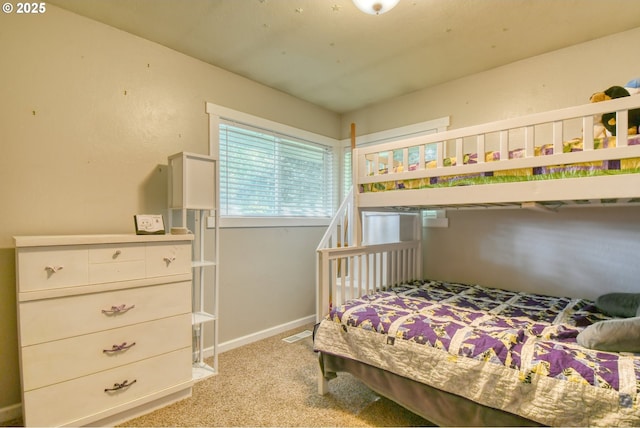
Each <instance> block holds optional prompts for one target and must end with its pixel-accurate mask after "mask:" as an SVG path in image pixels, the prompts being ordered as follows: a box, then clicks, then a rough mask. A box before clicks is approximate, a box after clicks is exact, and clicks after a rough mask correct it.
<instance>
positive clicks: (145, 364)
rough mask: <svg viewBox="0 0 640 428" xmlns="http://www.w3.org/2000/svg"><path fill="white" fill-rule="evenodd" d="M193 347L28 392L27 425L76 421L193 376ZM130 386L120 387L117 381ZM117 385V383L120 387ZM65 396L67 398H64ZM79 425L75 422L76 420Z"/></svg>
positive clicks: (26, 395)
mask: <svg viewBox="0 0 640 428" xmlns="http://www.w3.org/2000/svg"><path fill="white" fill-rule="evenodd" d="M190 359H191V347H188V348H183V349H180V350H178V351H173V352H170V353H167V354H163V355H160V356H157V357H154V358H150V359H146V360H143V361H138V362H135V363H131V364H127V365H125V366H121V367H118V368H115V369H111V370H106V371H102V372H99V373H95V374H93V375H90V376H85V377H81V378H78V379H73V380H70V381H67V382H62V383H58V384H55V385H51V386H48V387H45V388H38V389H35V390H33V391H27V392H25V393H24V402H23V406H24V408H25V409H24V410H25V412H24V414H25V415H26V417H25V423H26V424H27V426H60V425H64V424H74V422H75V421H78V420H80V419H82V418H84V417H86V416H88V415H95V414H97V413H99V412H102V411H104V410H105V409H113V408H116V407H118V406H123V405H126V404H127V403H129V402H131V401H134V400H138V399H142V398H144V397H145V396H148V395H150V394H154V393H157V392H158V391H162V390H164V389H167V388H170V387H172V386H175V385H179V384H181V383H188V382H190V380H191V366H190V364H188V363H187V364H185V361H190ZM125 381H126V384H127V385H129V386H125V387H123V388H120V389H117V390H116V391H105V390H106V389H111V388H114V385H115V384H116V383H118V384H123V383H125ZM116 388H117V387H116ZM61 397H64V399H61ZM74 425H75V424H74Z"/></svg>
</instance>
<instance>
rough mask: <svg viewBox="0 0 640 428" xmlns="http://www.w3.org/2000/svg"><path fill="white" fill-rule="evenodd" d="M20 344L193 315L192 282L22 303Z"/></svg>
mask: <svg viewBox="0 0 640 428" xmlns="http://www.w3.org/2000/svg"><path fill="white" fill-rule="evenodd" d="M19 311H20V318H19V319H20V328H19V333H20V344H21V346H29V345H34V344H37V343H42V342H48V341H52V340H58V339H63V338H68V337H74V336H79V335H82V334H88V333H94V332H98V331H102V330H108V329H113V328H119V327H124V326H127V325H131V324H136V323H140V322H145V321H151V320H154V319H159V318H165V317H168V316H173V315H180V314H185V313H190V312H191V282H188V281H185V282H175V283H168V284H161V285H153V286H147V287H137V288H130V289H124V290H116V291H107V292H102V293H93V294H82V295H77V296H68V297H59V298H52V299H44V300H32V301H27V302H21V303H20V305H19Z"/></svg>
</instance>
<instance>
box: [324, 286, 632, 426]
mask: <svg viewBox="0 0 640 428" xmlns="http://www.w3.org/2000/svg"><path fill="white" fill-rule="evenodd" d="M608 318H609V317H608V316H607V315H605V314H603V313H601V312H600V311H598V309H597V308H596V307H595V306H594V305H593V302H591V301H588V300H583V299H570V298H564V297H551V296H543V295H536V294H526V293H517V292H510V291H504V290H499V289H493V288H486V287H481V286H469V285H464V284H456V283H447V282H440V281H420V282H416V283H413V284H409V285H402V286H398V287H394V288H393V289H391V290H389V291H384V292H379V293H376V294H373V295H367V296H364V297H362V298H360V299H355V300H351V301H348V302H346V303H345V304H343V305H340V306H337V307H335V308H334V309H333V310H332V311H331V313H330V314H329V315H328V316H327V318H326V319H325V320H324V321H323V322H322V323H321V325H320V327H319V328H318V331H317V333H316V339H315V348H316V350H317V351H321V352H326V353H331V354H334V355H338V356H342V357H346V358H351V359H355V360H359V361H362V362H365V363H367V364H370V365H373V366H376V367H379V368H382V369H385V370H390V371H392V372H394V373H396V374H399V375H401V376H405V377H408V378H411V379H415V380H418V381H420V382H423V383H425V384H428V385H431V386H434V387H436V388H439V389H443V390H445V391H448V392H452V393H455V394H458V395H461V396H464V397H466V398H469V399H471V400H473V401H476V402H478V403H480V404H484V405H487V406H490V407H494V408H498V409H501V410H505V411H508V412H511V413H515V414H518V415H520V416H523V417H526V418H529V419H531V420H534V421H537V422H540V423H543V424H546V425H553V426H558V425H564V426H567V425H574V426H576V425H580V426H587V425H589V426H593V425H602V426H615V425H626V426H640V410H639V405H640V403H639V402H638V399H639V398H640V395H639V392H640V354H628V353H611V352H601V351H594V350H590V349H585V348H582V347H580V346H579V345H578V344H577V343H576V336H577V335H578V333H579V332H580V330H581V329H583V328H585V327H586V326H588V325H590V324H592V323H594V322H597V321H600V320H604V319H608Z"/></svg>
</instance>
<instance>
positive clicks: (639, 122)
mask: <svg viewBox="0 0 640 428" xmlns="http://www.w3.org/2000/svg"><path fill="white" fill-rule="evenodd" d="M639 93H640V79H633V80H630V81H629V82H627V84H626V85H625V86H624V87H622V86H611V87H610V88H608V89H606V90H605V91H603V92H596V93H595V94H593V95H591V98H589V101H591V102H592V103H597V102H601V101H607V100H612V99H614V98H622V97H628V96H631V95H635V94H639ZM628 121H629V126H628V134H629V135H635V134H638V130H639V129H640V109H632V110H629V118H628ZM605 130H607V131H609V133H610V134H611V135H614V136H615V135H616V114H615V112H613V113H604V114H603V115H602V116H601V117H596V124H595V126H594V137H596V138H598V137H604V136H606V134H605Z"/></svg>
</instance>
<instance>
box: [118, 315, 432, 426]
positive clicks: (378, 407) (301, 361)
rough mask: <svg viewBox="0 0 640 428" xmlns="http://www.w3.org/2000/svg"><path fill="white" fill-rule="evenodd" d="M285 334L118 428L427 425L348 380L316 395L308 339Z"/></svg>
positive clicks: (236, 354) (248, 349)
mask: <svg viewBox="0 0 640 428" xmlns="http://www.w3.org/2000/svg"><path fill="white" fill-rule="evenodd" d="M305 329H309V330H311V329H312V326H308V327H304V328H301V329H296V330H294V331H290V332H286V333H283V334H280V335H277V336H274V337H271V338H268V339H265V340H262V341H260V342H256V343H253V344H250V345H247V346H243V347H240V348H237V349H234V350H231V351H228V352H225V353H223V354H221V355H220V356H219V367H218V368H219V371H220V374H219V375H217V376H213V377H210V378H208V379H206V380H204V381H201V382H198V383H196V384H195V385H194V388H193V396H192V397H191V398H189V399H187V400H183V401H180V402H178V403H175V404H172V405H170V406H167V407H165V408H162V409H160V410H157V411H155V412H153V413H150V414H148V415H145V416H142V417H139V418H137V419H133V420H131V421H128V422H126V423H124V424H122V426H132V427H133V426H146V427H149V426H211V427H214V426H221V427H241V426H251V427H266V426H269V427H271V426H275V427H301V426H307V427H318V426H332V427H356V426H426V425H431V424H430V423H429V422H428V421H426V420H424V419H422V418H421V417H419V416H417V415H415V414H413V413H411V412H409V411H408V410H406V409H404V408H403V407H400V406H398V405H397V404H395V403H393V402H391V401H389V400H387V399H385V398H381V397H379V396H377V395H376V394H375V393H373V392H371V391H370V390H369V389H367V388H366V387H365V386H363V385H362V384H361V383H360V382H359V381H358V380H356V379H355V378H353V377H351V376H350V375H348V374H340V375H339V376H338V378H337V379H334V380H332V381H331V382H330V383H329V391H330V393H329V394H327V395H324V396H321V395H319V394H318V393H317V369H318V368H317V367H318V362H317V356H316V354H315V353H314V352H313V345H312V339H311V337H308V338H305V339H302V340H300V341H297V342H294V343H286V342H284V341H283V340H282V339H283V338H285V337H288V336H291V335H293V334H296V333H299V332H300V331H302V330H305Z"/></svg>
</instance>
